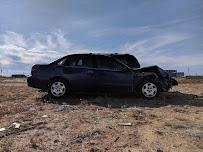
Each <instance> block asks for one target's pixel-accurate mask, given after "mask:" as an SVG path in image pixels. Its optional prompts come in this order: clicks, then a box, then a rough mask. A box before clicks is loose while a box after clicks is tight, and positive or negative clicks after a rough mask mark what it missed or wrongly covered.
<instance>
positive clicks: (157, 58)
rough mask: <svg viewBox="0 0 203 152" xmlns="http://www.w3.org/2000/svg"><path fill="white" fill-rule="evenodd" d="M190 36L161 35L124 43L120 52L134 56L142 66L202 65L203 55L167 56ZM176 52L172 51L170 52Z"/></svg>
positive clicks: (181, 34) (178, 34) (180, 34)
mask: <svg viewBox="0 0 203 152" xmlns="http://www.w3.org/2000/svg"><path fill="white" fill-rule="evenodd" d="M189 38H190V36H189V35H186V34H183V33H172V32H171V33H162V34H159V35H157V36H154V37H151V38H148V39H144V40H140V41H137V42H134V43H126V44H124V45H123V47H122V49H121V50H122V52H125V53H126V52H128V53H131V54H134V55H135V56H136V57H138V59H139V60H140V61H141V62H142V64H143V65H152V64H157V65H168V66H193V65H203V60H202V59H203V54H197V55H194V54H193V55H192V57H191V54H187V53H185V54H184V55H182V54H179V55H178V56H175V55H168V54H169V52H170V51H169V49H167V50H166V48H165V47H167V48H168V47H171V46H174V45H177V44H178V43H180V42H184V40H187V39H189ZM174 51H178V50H172V51H171V52H174Z"/></svg>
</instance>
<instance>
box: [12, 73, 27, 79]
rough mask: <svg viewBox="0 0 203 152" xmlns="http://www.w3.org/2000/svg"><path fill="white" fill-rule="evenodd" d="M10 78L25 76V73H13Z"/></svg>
mask: <svg viewBox="0 0 203 152" xmlns="http://www.w3.org/2000/svg"><path fill="white" fill-rule="evenodd" d="M11 77H12V78H26V75H24V74H13V75H11Z"/></svg>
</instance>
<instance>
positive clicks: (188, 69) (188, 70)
mask: <svg viewBox="0 0 203 152" xmlns="http://www.w3.org/2000/svg"><path fill="white" fill-rule="evenodd" d="M187 72H188V75H190V67H189V65H188V68H187Z"/></svg>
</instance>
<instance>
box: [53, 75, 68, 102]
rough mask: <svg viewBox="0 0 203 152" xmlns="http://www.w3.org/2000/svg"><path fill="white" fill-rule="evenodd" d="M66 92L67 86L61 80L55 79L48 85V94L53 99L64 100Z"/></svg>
mask: <svg viewBox="0 0 203 152" xmlns="http://www.w3.org/2000/svg"><path fill="white" fill-rule="evenodd" d="M68 92H69V89H68V84H67V82H66V81H65V80H63V79H55V80H52V81H51V82H50V83H49V94H50V95H51V97H52V98H53V99H60V98H64V97H65V96H67V94H68Z"/></svg>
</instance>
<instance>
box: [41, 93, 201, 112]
mask: <svg viewBox="0 0 203 152" xmlns="http://www.w3.org/2000/svg"><path fill="white" fill-rule="evenodd" d="M38 100H40V101H42V102H46V103H54V104H68V105H97V106H102V107H109V108H127V107H135V106H136V107H149V108H157V107H162V106H167V105H179V106H184V105H189V106H196V107H203V96H197V95H194V94H184V93H181V92H166V93H161V94H160V96H159V97H157V98H154V99H144V98H140V97H135V96H132V95H116V96H115V95H108V96H107V95H103V96H101V95H100V96H96V95H85V94H80V95H72V96H69V97H67V98H64V99H51V98H50V96H49V95H48V94H45V95H44V96H42V97H40V98H38Z"/></svg>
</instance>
